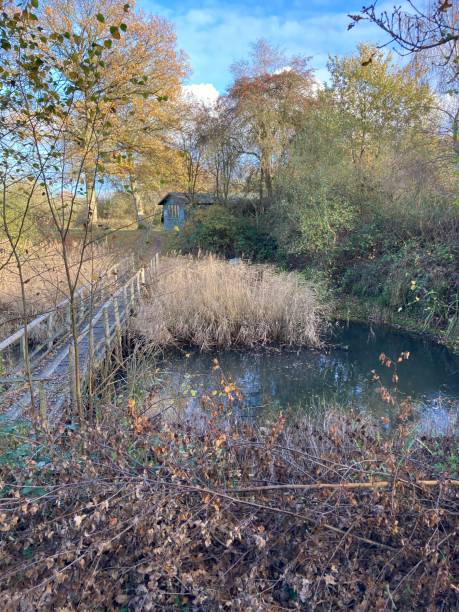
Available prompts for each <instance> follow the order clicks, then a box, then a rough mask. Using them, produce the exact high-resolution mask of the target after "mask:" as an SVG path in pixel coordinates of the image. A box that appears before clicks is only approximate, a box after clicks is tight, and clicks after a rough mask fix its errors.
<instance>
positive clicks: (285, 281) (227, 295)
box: [134, 256, 324, 350]
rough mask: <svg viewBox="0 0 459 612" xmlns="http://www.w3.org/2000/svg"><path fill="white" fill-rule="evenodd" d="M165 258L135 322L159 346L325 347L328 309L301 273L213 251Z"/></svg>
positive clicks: (137, 328) (154, 345)
mask: <svg viewBox="0 0 459 612" xmlns="http://www.w3.org/2000/svg"><path fill="white" fill-rule="evenodd" d="M161 261H162V267H161V273H160V274H159V276H158V278H157V279H156V280H155V281H154V282H153V284H152V286H151V290H150V291H149V295H148V297H147V298H146V299H144V301H143V304H142V305H141V308H140V312H139V314H138V316H137V318H136V320H135V323H134V327H135V330H136V331H137V332H138V333H139V335H140V336H142V337H143V338H144V339H146V340H147V341H148V342H149V343H150V344H151V345H152V346H153V347H155V348H160V347H167V346H170V345H174V344H179V343H182V344H192V345H197V346H198V347H200V348H201V349H202V350H207V349H211V348H214V347H222V348H225V347H226V348H227V347H233V346H234V347H237V346H249V347H251V346H255V345H267V344H271V343H278V344H284V345H298V346H300V345H308V346H319V345H320V331H321V327H322V324H323V320H324V308H323V306H322V305H321V304H320V303H319V300H318V298H317V295H316V293H315V292H314V290H313V288H312V287H311V286H310V285H308V284H305V283H304V282H302V280H301V278H300V277H299V276H298V274H295V273H286V272H279V271H277V270H276V269H275V268H273V267H269V266H259V265H250V264H247V263H243V262H241V263H237V264H232V263H229V262H227V261H222V260H220V259H217V258H216V257H214V256H205V257H202V258H199V259H192V258H189V257H182V256H177V257H169V258H167V259H162V260H161Z"/></svg>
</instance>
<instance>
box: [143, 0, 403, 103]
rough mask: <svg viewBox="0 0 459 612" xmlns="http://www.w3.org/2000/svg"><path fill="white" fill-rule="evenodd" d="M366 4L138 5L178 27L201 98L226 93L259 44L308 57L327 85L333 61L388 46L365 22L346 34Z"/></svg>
mask: <svg viewBox="0 0 459 612" xmlns="http://www.w3.org/2000/svg"><path fill="white" fill-rule="evenodd" d="M363 4H365V1H364V0H301V1H300V0H290V1H289V0H254V1H250V0H247V1H245V2H244V1H242V0H201V1H198V0H184V1H179V0H137V5H138V6H140V7H141V8H143V9H144V10H145V11H146V12H149V13H153V14H157V15H161V16H163V17H166V18H168V19H169V20H170V21H172V22H173V23H174V25H175V29H176V32H177V39H178V47H179V48H181V49H183V50H184V51H185V52H186V53H187V55H188V58H189V61H190V64H191V66H192V70H193V72H192V74H191V77H190V79H189V83H190V84H192V85H193V90H195V91H197V92H198V94H200V95H201V96H203V97H206V95H207V96H209V95H210V96H212V95H215V93H216V92H219V93H224V92H225V90H226V88H227V87H228V85H229V84H230V81H231V73H230V69H229V68H230V66H231V64H232V63H233V62H235V61H237V60H239V59H242V58H244V57H247V55H248V52H249V49H250V44H251V43H253V42H255V41H256V40H258V39H259V38H265V39H266V40H268V41H269V42H270V43H272V44H274V45H278V46H279V47H280V48H281V49H282V50H284V51H285V52H286V53H287V55H295V54H302V55H306V56H308V57H309V56H310V57H311V65H312V67H313V68H315V70H316V72H315V76H316V78H317V79H318V80H320V81H326V79H327V69H326V65H327V60H328V56H329V55H343V54H349V53H352V52H353V51H354V49H355V48H356V46H357V44H358V43H359V42H363V41H365V42H383V41H384V36H383V34H382V33H381V32H380V31H379V30H378V29H377V28H376V27H374V26H372V25H371V24H368V23H365V22H360V23H359V24H358V25H357V26H356V27H355V28H353V29H351V30H349V31H348V30H347V26H348V24H349V22H350V19H349V18H348V17H347V15H348V14H349V13H356V12H358V11H359V9H360V8H361V7H362V5H363ZM367 4H368V2H367ZM380 4H381V8H384V6H386V7H387V8H391V7H392V5H393V3H390V2H388V3H386V2H380ZM399 4H401V3H399ZM196 86H198V87H196Z"/></svg>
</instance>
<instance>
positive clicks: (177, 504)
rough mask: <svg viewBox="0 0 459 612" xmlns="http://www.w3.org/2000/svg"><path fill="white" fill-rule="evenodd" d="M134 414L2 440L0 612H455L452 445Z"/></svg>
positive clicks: (301, 426) (209, 416) (348, 420)
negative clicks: (51, 611) (223, 611)
mask: <svg viewBox="0 0 459 612" xmlns="http://www.w3.org/2000/svg"><path fill="white" fill-rule="evenodd" d="M216 367H218V364H217V365H216ZM222 380H223V384H224V385H225V393H226V394H227V396H228V398H229V399H230V400H231V398H234V397H235V396H236V395H237V389H235V388H234V386H232V385H231V384H228V383H227V382H226V383H225V381H224V379H223V378H222ZM148 410H149V405H148V401H147V402H146V404H145V405H143V406H141V407H140V406H136V404H135V402H134V401H133V400H130V401H129V402H128V404H127V406H125V407H121V408H117V407H115V406H105V408H104V410H103V412H101V415H100V417H99V420H98V421H97V423H96V424H94V426H90V427H87V428H84V429H80V428H77V427H75V426H74V425H73V424H71V423H67V424H65V425H62V426H60V427H59V428H58V429H56V430H54V431H53V432H52V433H46V432H44V431H42V430H39V429H37V430H27V427H26V426H25V425H24V426H19V425H14V426H10V428H9V430H8V432H7V435H2V436H1V437H0V444H1V451H0V453H1V454H0V480H1V488H2V494H1V499H0V529H1V531H2V539H1V544H0V557H1V572H0V591H1V598H2V602H3V604H2V605H3V608H4V609H8V610H37V609H65V610H77V609H78V610H88V609H91V610H92V609H110V610H155V609H158V608H159V609H171V610H173V609H178V610H203V611H204V610H220V609H237V610H239V609H250V610H275V609H279V608H282V609H288V610H295V609H297V610H330V609H360V610H367V609H372V608H373V609H378V610H384V609H397V610H406V611H408V610H409V611H412V610H417V609H423V610H427V609H429V610H453V609H455V606H456V605H457V603H458V594H459V582H458V581H459V564H458V555H459V539H458V537H457V535H458V534H457V508H458V501H459V487H458V486H457V484H458V482H457V481H456V482H455V483H454V482H453V481H449V480H448V479H449V478H450V477H451V476H452V473H451V469H455V468H452V465H451V462H450V457H453V456H454V455H456V454H457V450H458V449H457V440H456V439H453V438H441V439H437V440H433V439H430V438H422V439H417V438H416V437H415V436H413V435H412V434H411V433H410V431H409V430H408V428H407V427H406V423H405V422H403V421H401V422H400V427H399V429H398V431H397V433H396V434H395V435H394V437H393V438H391V439H388V438H384V437H381V436H380V435H379V434H378V431H377V429H375V427H374V426H373V425H372V424H371V423H369V422H367V421H366V420H365V419H362V418H360V417H356V416H347V417H346V416H343V415H328V416H327V418H326V420H325V421H324V422H323V423H322V424H317V423H316V424H313V423H311V422H310V421H308V420H307V419H305V418H300V417H298V418H296V419H294V420H293V421H291V422H290V423H288V424H287V423H286V422H285V419H284V418H283V417H282V415H280V416H278V418H277V419H275V420H273V421H272V422H271V423H270V424H266V425H265V426H264V427H258V426H256V425H254V424H250V423H245V424H241V423H237V422H233V421H232V419H231V417H229V416H228V415H227V414H225V413H224V408H223V407H222V406H221V405H220V404H219V403H217V401H216V400H214V399H213V398H211V397H208V398H204V399H203V405H202V414H201V415H200V417H201V418H199V419H196V418H193V419H188V420H187V419H182V420H181V421H178V422H177V421H176V422H175V423H174V426H173V428H172V427H171V426H170V425H168V423H167V421H166V420H164V418H163V416H157V417H155V418H147V417H146V416H145V415H146V413H147V412H148ZM5 427H6V426H5ZM5 427H4V428H3V430H2V432H3V433H5V431H4V429H5ZM439 458H440V459H439ZM456 468H457V466H456ZM424 481H431V482H430V483H425V482H424ZM432 481H433V482H432ZM277 485H279V486H277Z"/></svg>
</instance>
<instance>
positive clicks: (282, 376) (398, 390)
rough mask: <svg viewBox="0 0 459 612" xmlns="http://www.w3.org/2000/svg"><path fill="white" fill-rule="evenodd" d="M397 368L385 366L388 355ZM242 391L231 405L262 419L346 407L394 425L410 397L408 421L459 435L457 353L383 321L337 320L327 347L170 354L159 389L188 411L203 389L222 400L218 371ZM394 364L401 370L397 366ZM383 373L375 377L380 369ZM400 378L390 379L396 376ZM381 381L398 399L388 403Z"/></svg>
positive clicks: (423, 429)
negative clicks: (372, 323) (218, 367)
mask: <svg viewBox="0 0 459 612" xmlns="http://www.w3.org/2000/svg"><path fill="white" fill-rule="evenodd" d="M407 352H408V353H409V357H408V358H407V359H403V361H402V362H401V363H397V364H396V366H395V367H394V365H392V366H391V367H387V366H385V365H383V364H382V363H381V362H380V360H379V356H380V354H381V353H384V354H386V355H387V357H388V358H390V359H392V360H393V361H395V362H396V361H397V359H398V357H399V356H400V355H401V354H402V353H405V354H406V353H407ZM215 358H217V359H218V361H219V363H220V365H221V369H222V372H223V373H224V375H225V377H226V379H227V380H231V381H233V382H234V383H235V384H236V386H237V387H238V388H239V389H240V391H241V392H242V396H243V397H242V399H240V400H238V401H236V402H235V404H234V410H236V411H237V412H238V414H239V415H240V416H241V417H250V418H263V417H264V416H266V414H267V413H271V414H272V411H273V410H274V411H276V410H283V411H284V412H286V413H287V414H288V413H289V411H293V410H303V411H308V412H309V413H312V414H313V413H314V412H316V413H319V412H320V409H321V407H322V408H323V407H329V406H334V407H342V408H344V409H354V410H357V411H362V412H367V413H371V414H372V415H374V416H376V417H377V418H378V420H379V421H380V422H381V427H383V428H390V427H391V426H393V424H394V423H395V422H396V421H397V416H398V414H399V413H400V402H401V401H402V400H403V399H407V398H411V406H412V414H411V417H410V418H411V419H412V420H415V421H416V422H417V424H418V425H419V430H420V431H421V432H424V433H427V432H430V431H432V430H434V431H435V432H437V433H446V432H453V431H454V432H455V433H459V418H458V417H459V356H457V355H454V354H452V353H451V352H449V351H448V350H447V349H446V348H445V347H442V346H440V345H437V344H434V343H432V342H429V341H427V340H425V339H422V338H417V337H416V338H415V337H412V336H409V335H407V334H403V333H399V332H397V331H394V329H392V328H389V327H386V326H375V327H370V326H368V325H365V324H359V323H350V324H345V323H338V324H336V325H335V326H334V328H333V333H332V336H331V338H330V339H329V341H328V343H327V347H326V348H325V349H323V350H321V351H316V350H311V349H301V350H276V349H263V350H257V351H222V352H210V353H201V352H198V351H195V352H190V353H186V356H185V355H184V354H183V353H180V354H176V355H173V356H170V357H169V358H168V359H167V360H165V361H164V362H163V363H162V365H161V367H160V376H161V381H162V385H161V386H162V390H163V391H162V393H164V394H166V395H167V396H168V397H170V396H171V395H173V396H176V397H180V398H181V402H183V406H184V408H185V409H186V410H187V411H193V410H196V409H197V408H198V406H199V405H200V402H201V398H202V395H203V394H207V395H209V394H210V395H213V396H214V397H217V398H218V397H219V396H218V392H219V390H220V389H221V385H220V373H219V371H218V370H215V369H213V360H214V359H215ZM395 368H396V369H395ZM372 371H374V373H376V375H377V376H379V377H380V379H379V380H375V374H374V373H373V372H372ZM394 374H396V375H397V376H398V382H397V383H394V382H393V376H394ZM381 383H382V384H383V385H384V386H385V387H386V388H387V389H388V390H389V392H390V393H391V395H392V397H394V399H395V400H396V402H395V405H392V404H389V403H387V401H384V400H383V399H382V397H381V392H380V391H378V389H379V388H380V387H381Z"/></svg>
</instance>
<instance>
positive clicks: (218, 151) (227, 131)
mask: <svg viewBox="0 0 459 612" xmlns="http://www.w3.org/2000/svg"><path fill="white" fill-rule="evenodd" d="M206 141H207V150H206V157H207V166H208V169H209V173H210V174H211V175H212V176H213V180H214V192H215V195H216V197H217V199H218V200H219V202H221V203H222V204H227V202H228V198H229V194H230V189H231V185H232V181H233V179H234V177H235V174H236V171H237V167H238V163H239V161H240V158H241V156H242V153H243V150H244V148H243V143H242V134H241V126H240V121H239V119H238V117H237V116H235V114H234V112H233V110H232V108H231V106H230V105H229V104H228V99H227V98H225V97H221V98H219V100H218V101H217V104H216V105H215V107H214V108H213V109H212V110H211V112H209V113H208V120H207V126H206Z"/></svg>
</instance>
